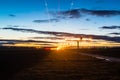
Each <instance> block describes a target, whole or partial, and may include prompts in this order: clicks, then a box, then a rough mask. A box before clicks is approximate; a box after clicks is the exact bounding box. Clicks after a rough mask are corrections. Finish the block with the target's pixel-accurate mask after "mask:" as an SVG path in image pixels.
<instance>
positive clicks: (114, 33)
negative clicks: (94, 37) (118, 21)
mask: <svg viewBox="0 0 120 80" xmlns="http://www.w3.org/2000/svg"><path fill="white" fill-rule="evenodd" d="M109 34H112V35H120V33H119V32H113V33H109Z"/></svg>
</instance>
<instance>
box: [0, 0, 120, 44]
mask: <svg viewBox="0 0 120 80" xmlns="http://www.w3.org/2000/svg"><path fill="white" fill-rule="evenodd" d="M81 37H83V38H88V41H87V40H86V42H89V38H92V39H93V42H92V43H93V44H94V45H95V44H96V45H97V46H98V45H100V46H101V43H102V44H103V43H105V44H106V45H108V46H120V0H0V46H4V45H16V46H23V45H27V46H28V44H29V46H46V45H50V46H54V45H55V44H60V43H61V42H66V41H67V42H68V41H70V40H72V39H79V38H81ZM84 42H85V41H84ZM70 43H71V42H70ZM71 44H72V43H71ZM90 44H91V43H90ZM90 44H89V45H90ZM83 45H86V43H85V44H83ZM87 45H88V43H87ZM103 45H104V44H103Z"/></svg>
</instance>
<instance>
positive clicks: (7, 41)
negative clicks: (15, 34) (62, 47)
mask: <svg viewBox="0 0 120 80" xmlns="http://www.w3.org/2000/svg"><path fill="white" fill-rule="evenodd" d="M31 42H33V43H57V42H50V41H35V40H13V39H0V43H1V44H17V43H31Z"/></svg>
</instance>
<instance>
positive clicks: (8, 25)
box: [7, 25, 20, 27]
mask: <svg viewBox="0 0 120 80" xmlns="http://www.w3.org/2000/svg"><path fill="white" fill-rule="evenodd" d="M7 27H20V26H19V25H7Z"/></svg>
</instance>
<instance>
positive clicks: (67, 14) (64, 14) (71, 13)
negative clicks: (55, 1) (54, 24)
mask: <svg viewBox="0 0 120 80" xmlns="http://www.w3.org/2000/svg"><path fill="white" fill-rule="evenodd" d="M50 14H51V15H53V16H55V17H56V18H59V19H66V18H80V17H81V14H80V12H79V10H78V9H73V10H68V11H60V12H50Z"/></svg>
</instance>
